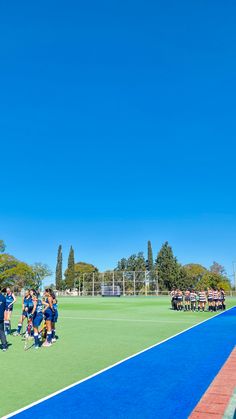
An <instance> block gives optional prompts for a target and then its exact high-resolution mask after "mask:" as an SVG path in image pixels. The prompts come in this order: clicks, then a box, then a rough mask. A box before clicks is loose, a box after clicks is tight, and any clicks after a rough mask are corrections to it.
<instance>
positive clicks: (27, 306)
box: [4, 288, 58, 349]
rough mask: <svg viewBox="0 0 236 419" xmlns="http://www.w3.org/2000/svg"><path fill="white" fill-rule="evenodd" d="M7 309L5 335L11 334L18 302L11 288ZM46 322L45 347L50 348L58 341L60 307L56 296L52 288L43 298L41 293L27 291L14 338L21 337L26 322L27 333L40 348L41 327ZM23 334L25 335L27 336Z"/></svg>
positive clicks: (6, 295)
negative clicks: (56, 326) (57, 329)
mask: <svg viewBox="0 0 236 419" xmlns="http://www.w3.org/2000/svg"><path fill="white" fill-rule="evenodd" d="M5 298H6V309H5V313H4V329H5V335H6V336H7V335H9V334H11V316H12V312H13V308H14V304H15V302H16V297H15V295H14V293H13V292H12V291H11V289H10V288H6V293H5ZM43 320H44V322H45V331H46V336H45V342H44V343H43V344H42V346H44V347H49V346H51V345H52V343H53V342H55V341H56V329H55V325H56V323H57V320H58V305H57V299H56V295H55V293H54V292H53V290H52V289H51V288H47V289H45V291H44V294H43V296H42V297H41V295H40V292H38V291H36V290H34V289H27V290H26V291H25V295H24V297H23V301H22V313H21V316H20V319H19V322H18V326H17V330H16V331H15V332H14V333H13V335H14V336H20V335H21V332H22V327H23V323H24V321H26V332H25V334H26V335H27V334H28V333H30V334H32V335H33V337H34V347H35V348H36V349H38V348H39V346H40V339H41V331H42V330H43V329H41V325H42V323H43ZM25 334H24V333H23V335H25Z"/></svg>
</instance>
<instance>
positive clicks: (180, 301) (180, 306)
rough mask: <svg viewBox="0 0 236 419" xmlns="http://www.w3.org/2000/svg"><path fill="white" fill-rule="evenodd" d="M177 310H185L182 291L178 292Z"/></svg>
mask: <svg viewBox="0 0 236 419" xmlns="http://www.w3.org/2000/svg"><path fill="white" fill-rule="evenodd" d="M177 310H178V311H181V310H183V293H182V291H181V290H179V289H178V290H177Z"/></svg>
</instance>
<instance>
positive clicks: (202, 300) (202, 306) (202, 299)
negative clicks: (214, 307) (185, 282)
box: [198, 289, 206, 311]
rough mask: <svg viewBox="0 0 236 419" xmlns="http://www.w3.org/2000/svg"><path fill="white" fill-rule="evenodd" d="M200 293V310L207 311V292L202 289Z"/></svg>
mask: <svg viewBox="0 0 236 419" xmlns="http://www.w3.org/2000/svg"><path fill="white" fill-rule="evenodd" d="M198 295H199V311H205V305H206V293H205V291H204V289H202V290H201V291H200V292H199V294H198Z"/></svg>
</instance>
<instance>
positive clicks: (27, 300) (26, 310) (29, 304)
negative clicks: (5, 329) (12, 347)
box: [13, 289, 34, 336]
mask: <svg viewBox="0 0 236 419" xmlns="http://www.w3.org/2000/svg"><path fill="white" fill-rule="evenodd" d="M33 306H34V303H33V300H32V297H31V295H30V290H29V289H27V290H26V291H25V296H24V297H23V301H22V313H21V316H20V320H19V323H18V326H17V330H16V332H15V333H13V335H14V336H19V335H20V333H21V329H22V325H23V322H24V320H25V319H27V318H28V317H29V314H31V313H32V310H33Z"/></svg>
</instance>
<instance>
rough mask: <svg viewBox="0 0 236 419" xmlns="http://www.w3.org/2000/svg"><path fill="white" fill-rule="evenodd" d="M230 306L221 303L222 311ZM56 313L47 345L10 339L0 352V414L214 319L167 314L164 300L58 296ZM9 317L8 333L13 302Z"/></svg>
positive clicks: (231, 301)
mask: <svg viewBox="0 0 236 419" xmlns="http://www.w3.org/2000/svg"><path fill="white" fill-rule="evenodd" d="M235 304H236V299H235V298H232V299H230V298H228V299H227V308H229V307H230V306H231V307H232V306H234V305H235ZM59 310H60V311H59V315H60V318H59V323H58V327H57V334H58V336H59V339H58V341H57V342H56V343H55V344H54V345H53V346H52V347H50V348H40V349H39V350H38V351H36V350H34V348H32V349H29V350H28V351H26V352H25V351H24V342H23V341H22V340H21V338H19V337H13V336H10V337H9V342H10V344H11V346H10V348H9V351H8V352H7V353H0V357H1V359H0V363H1V382H2V383H4V386H3V387H2V388H1V392H0V416H4V415H7V414H9V413H11V412H13V411H15V410H17V409H20V408H22V407H24V406H26V405H28V404H30V403H32V402H34V401H36V400H38V399H41V398H43V397H45V396H47V395H49V394H50V393H53V392H55V391H57V390H60V389H62V388H64V387H66V386H68V385H70V384H72V383H74V382H76V381H78V380H80V379H82V378H85V377H87V376H89V375H91V374H93V373H95V372H97V371H99V370H102V369H104V368H106V367H108V366H109V365H111V364H114V363H116V362H118V361H120V360H122V359H124V358H126V357H128V356H130V355H132V354H135V353H136V352H139V351H141V350H143V349H145V348H147V347H149V346H151V345H153V344H155V343H157V342H160V341H162V340H164V339H166V338H168V337H170V336H173V335H175V334H177V333H179V332H181V331H182V330H184V329H187V328H190V327H191V326H193V325H195V324H197V323H199V322H202V321H203V320H205V319H207V318H210V317H213V316H214V314H212V313H207V312H206V313H192V312H186V313H185V312H175V311H172V310H170V303H169V298H168V297H137V298H133V297H126V298H120V299H119V298H117V299H109V298H108V299H106V298H104V299H103V298H99V297H98V298H61V299H60V300H59ZM13 314H14V317H13V321H12V328H13V330H14V329H15V327H16V325H17V322H18V316H19V314H20V299H19V298H18V303H17V304H16V306H15V309H14V313H13Z"/></svg>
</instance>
